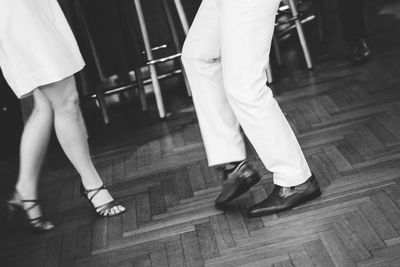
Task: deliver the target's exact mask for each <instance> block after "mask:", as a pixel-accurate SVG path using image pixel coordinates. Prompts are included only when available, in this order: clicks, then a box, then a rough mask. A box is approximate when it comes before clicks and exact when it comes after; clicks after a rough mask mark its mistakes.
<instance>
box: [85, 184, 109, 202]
mask: <svg viewBox="0 0 400 267" xmlns="http://www.w3.org/2000/svg"><path fill="white" fill-rule="evenodd" d="M101 190H107V187H106V186H105V185H104V184H103V185H102V186H100V187H98V188H93V189H85V194H86V195H87V196H88V194H89V193H91V192H94V194H93V195H92V196H91V197H90V198H89V201H90V202H91V201H92V199H93V198H94V197H95V196H96V195H97V194H98V193H99V192H100V191H101Z"/></svg>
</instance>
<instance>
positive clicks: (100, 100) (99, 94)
mask: <svg viewBox="0 0 400 267" xmlns="http://www.w3.org/2000/svg"><path fill="white" fill-rule="evenodd" d="M73 4H74V6H75V9H76V12H77V14H78V21H79V23H80V24H81V27H82V28H83V31H84V35H85V37H86V39H87V42H88V43H89V46H90V49H91V52H92V55H93V59H94V63H95V66H96V70H97V74H98V75H99V78H100V80H101V81H104V80H105V77H104V74H103V73H104V71H103V68H102V66H101V64H100V59H99V55H98V53H97V49H96V46H95V45H94V41H93V37H92V34H91V33H90V30H89V26H88V24H87V22H86V20H85V16H84V15H83V14H82V8H81V6H80V3H79V1H74V2H73ZM95 91H96V98H97V101H98V104H99V107H100V110H101V114H102V115H103V121H104V124H109V123H110V116H109V115H108V110H107V104H106V101H105V99H104V95H103V92H102V91H101V90H100V89H99V88H98V87H96V88H95Z"/></svg>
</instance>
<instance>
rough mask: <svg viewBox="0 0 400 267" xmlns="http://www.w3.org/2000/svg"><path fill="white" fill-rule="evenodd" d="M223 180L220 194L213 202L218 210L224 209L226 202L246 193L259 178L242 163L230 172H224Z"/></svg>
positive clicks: (251, 169) (249, 167)
mask: <svg viewBox="0 0 400 267" xmlns="http://www.w3.org/2000/svg"><path fill="white" fill-rule="evenodd" d="M223 179H224V183H223V184H222V190H221V193H220V195H219V196H218V197H217V199H216V200H215V207H216V208H218V209H222V208H224V206H225V205H226V204H227V203H228V202H230V201H232V200H234V199H235V198H237V197H239V196H240V195H242V194H243V193H245V192H247V191H248V190H249V189H250V188H251V187H252V186H253V185H255V184H256V183H258V181H260V179H261V177H260V175H259V174H258V173H257V172H256V171H255V170H253V168H251V166H250V165H249V164H247V162H246V161H243V162H241V163H240V164H238V165H237V166H236V167H235V169H234V170H232V171H231V172H229V173H228V172H226V171H224V174H223Z"/></svg>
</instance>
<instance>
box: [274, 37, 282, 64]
mask: <svg viewBox="0 0 400 267" xmlns="http://www.w3.org/2000/svg"><path fill="white" fill-rule="evenodd" d="M272 45H273V47H274V52H275V56H276V62H277V63H278V66H279V67H280V66H282V56H281V48H280V46H279V41H278V38H276V37H275V36H274V37H272Z"/></svg>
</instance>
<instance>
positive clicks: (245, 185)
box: [215, 174, 261, 208]
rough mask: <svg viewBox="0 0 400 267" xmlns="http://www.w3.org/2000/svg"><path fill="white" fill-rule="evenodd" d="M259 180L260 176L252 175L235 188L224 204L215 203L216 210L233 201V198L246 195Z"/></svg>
mask: <svg viewBox="0 0 400 267" xmlns="http://www.w3.org/2000/svg"><path fill="white" fill-rule="evenodd" d="M260 180H261V176H260V175H258V174H254V175H252V176H250V177H249V178H247V179H246V180H244V181H243V182H242V183H241V184H240V185H239V186H238V188H237V190H236V191H235V192H234V193H233V194H232V195H231V196H230V197H229V198H228V199H227V200H225V201H224V202H221V203H215V207H216V208H223V207H224V206H225V205H226V204H227V203H228V202H230V201H232V200H234V199H235V198H237V197H239V196H240V195H242V194H244V193H246V192H247V191H248V190H249V189H250V188H251V187H252V186H253V185H255V184H256V183H258V182H259V181H260Z"/></svg>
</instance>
